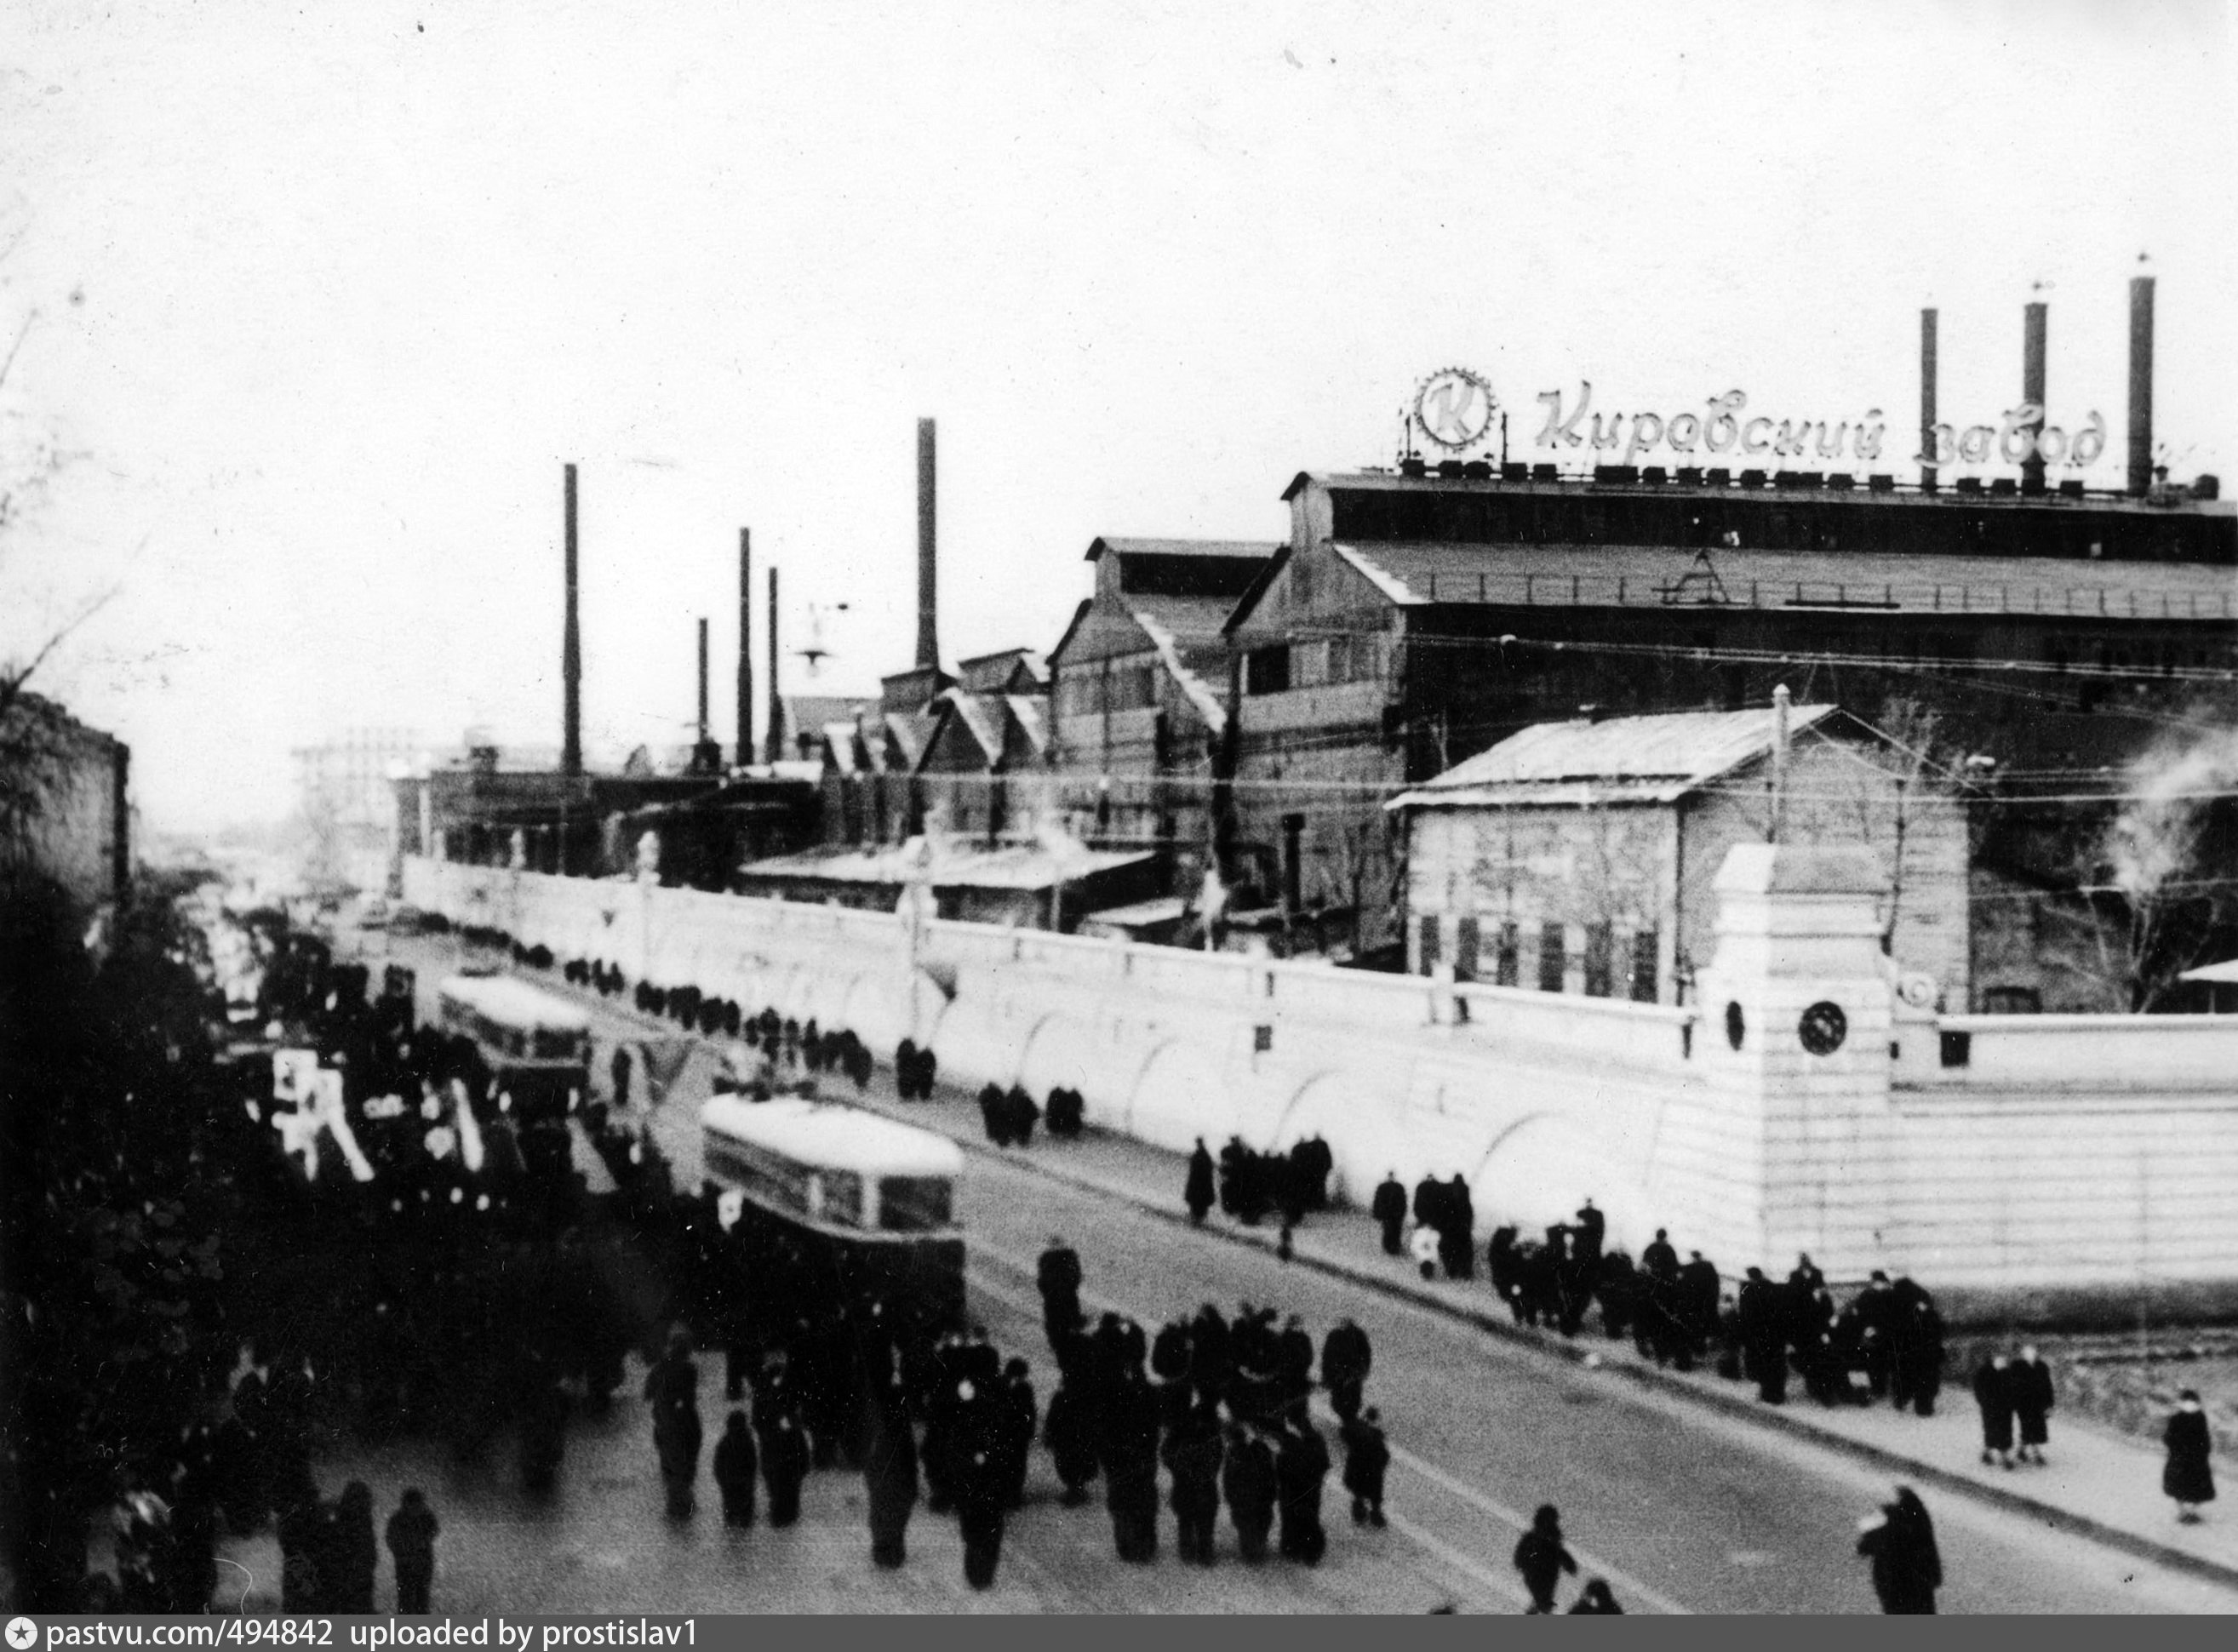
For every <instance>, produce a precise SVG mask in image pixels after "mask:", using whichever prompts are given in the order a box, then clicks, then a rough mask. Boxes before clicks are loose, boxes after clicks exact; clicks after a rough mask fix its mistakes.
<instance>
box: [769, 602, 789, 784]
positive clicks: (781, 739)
mask: <svg viewBox="0 0 2238 1652" xmlns="http://www.w3.org/2000/svg"><path fill="white" fill-rule="evenodd" d="M768 740H769V758H768V760H769V761H770V762H771V763H777V762H779V761H781V760H782V759H783V757H785V700H784V698H783V697H781V696H780V695H779V694H778V691H777V570H776V569H775V568H771V570H770V571H769V736H768Z"/></svg>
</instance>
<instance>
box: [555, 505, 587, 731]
mask: <svg viewBox="0 0 2238 1652" xmlns="http://www.w3.org/2000/svg"><path fill="white" fill-rule="evenodd" d="M559 676H560V679H561V681H562V683H563V684H564V685H565V693H566V702H565V706H564V709H563V710H561V712H560V718H561V724H562V726H561V729H560V735H559V772H560V773H561V774H563V775H579V774H581V773H582V772H583V633H582V627H581V624H580V622H579V619H578V618H577V616H576V611H575V467H574V466H573V465H570V466H567V621H566V630H565V631H563V632H562V633H561V635H560V641H559Z"/></svg>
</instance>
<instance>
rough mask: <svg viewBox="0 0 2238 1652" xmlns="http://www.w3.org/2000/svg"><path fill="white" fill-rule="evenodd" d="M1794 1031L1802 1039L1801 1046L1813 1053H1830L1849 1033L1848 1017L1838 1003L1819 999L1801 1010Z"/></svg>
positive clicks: (1839, 1046)
mask: <svg viewBox="0 0 2238 1652" xmlns="http://www.w3.org/2000/svg"><path fill="white" fill-rule="evenodd" d="M1795 1033H1796V1036H1797V1037H1798V1038H1800V1039H1801V1040H1802V1041H1803V1047H1804V1049H1806V1050H1809V1051H1810V1052H1811V1054H1813V1055H1831V1054H1833V1053H1834V1052H1835V1051H1836V1050H1838V1049H1840V1048H1841V1047H1842V1041H1843V1040H1844V1039H1845V1038H1847V1037H1849V1035H1850V1018H1849V1017H1848V1016H1847V1015H1844V1014H1843V1013H1842V1007H1841V1006H1840V1005H1839V1004H1830V1003H1828V1002H1826V1001H1824V999H1821V1000H1820V1001H1818V1002H1817V1003H1815V1004H1813V1005H1811V1008H1808V1009H1806V1010H1804V1012H1803V1019H1802V1020H1801V1021H1798V1022H1797V1023H1796V1026H1795Z"/></svg>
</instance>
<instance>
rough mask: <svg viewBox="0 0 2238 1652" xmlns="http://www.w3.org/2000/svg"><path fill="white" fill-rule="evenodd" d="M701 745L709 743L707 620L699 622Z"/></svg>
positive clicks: (703, 617)
mask: <svg viewBox="0 0 2238 1652" xmlns="http://www.w3.org/2000/svg"><path fill="white" fill-rule="evenodd" d="M699 743H700V744H701V745H703V746H704V745H705V744H706V743H707V620H706V617H705V615H702V616H701V617H700V620H699Z"/></svg>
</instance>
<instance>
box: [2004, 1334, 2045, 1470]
mask: <svg viewBox="0 0 2238 1652" xmlns="http://www.w3.org/2000/svg"><path fill="white" fill-rule="evenodd" d="M2054 1398H2055V1391H2054V1389H2053V1387H2052V1381H2051V1367H2050V1366H2049V1365H2046V1364H2044V1359H2043V1355H2042V1354H2040V1353H2038V1352H2037V1351H2036V1349H2035V1347H2034V1346H2033V1345H2030V1346H2029V1347H2025V1348H2023V1349H2022V1350H2021V1357H2020V1358H2018V1359H2017V1360H2016V1361H2015V1362H2014V1363H2013V1414H2014V1415H2015V1417H2017V1418H2018V1419H2019V1421H2020V1425H2021V1450H2020V1457H2021V1461H2022V1462H2023V1463H2036V1464H2042V1463H2043V1448H2044V1447H2045V1446H2046V1445H2047V1444H2050V1441H2051V1429H2050V1417H2051V1407H2052V1402H2053V1399H2054Z"/></svg>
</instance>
